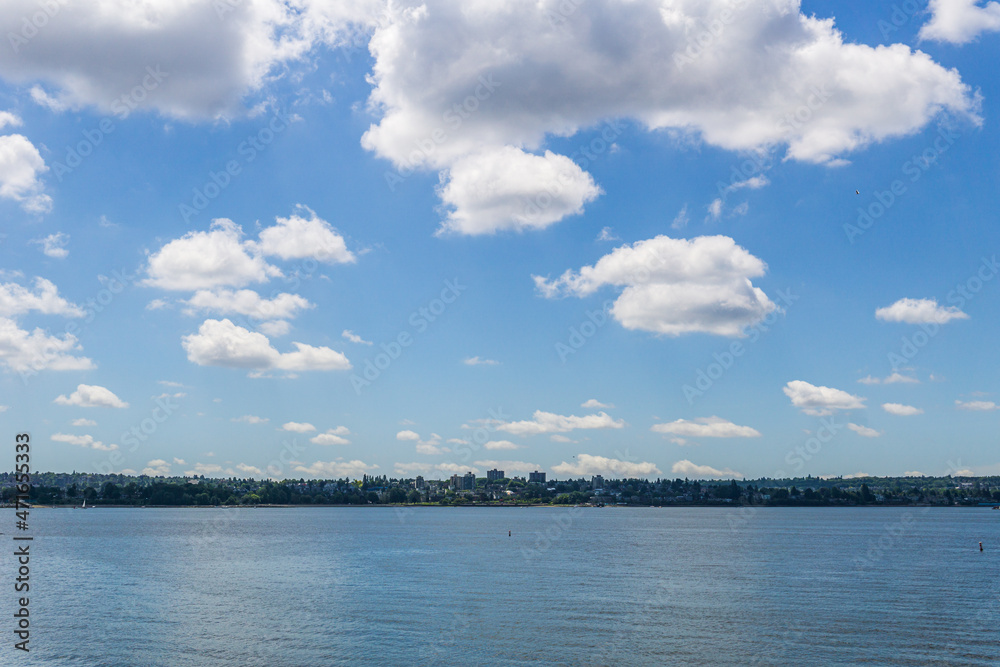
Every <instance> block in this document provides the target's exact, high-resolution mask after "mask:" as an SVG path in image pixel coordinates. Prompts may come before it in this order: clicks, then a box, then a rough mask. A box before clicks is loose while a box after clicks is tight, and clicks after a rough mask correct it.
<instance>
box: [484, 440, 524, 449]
mask: <svg viewBox="0 0 1000 667" xmlns="http://www.w3.org/2000/svg"><path fill="white" fill-rule="evenodd" d="M523 447H524V445H519V444H517V443H515V442H511V441H510V440H490V441H488V442H486V443H485V444H484V445H483V449H522V448H523Z"/></svg>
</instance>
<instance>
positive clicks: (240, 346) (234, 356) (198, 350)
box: [181, 319, 351, 371]
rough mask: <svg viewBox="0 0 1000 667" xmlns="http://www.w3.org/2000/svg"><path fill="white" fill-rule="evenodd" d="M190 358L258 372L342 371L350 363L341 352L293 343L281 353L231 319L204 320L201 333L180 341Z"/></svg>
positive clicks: (203, 363)
mask: <svg viewBox="0 0 1000 667" xmlns="http://www.w3.org/2000/svg"><path fill="white" fill-rule="evenodd" d="M181 344H182V345H183V347H184V350H185V351H186V352H187V357H188V360H189V361H191V362H193V363H196V364H198V365H199V366H222V367H225V368H246V369H253V370H258V371H263V370H270V369H273V370H283V371H342V370H349V369H350V368H351V363H350V362H349V361H348V360H347V357H345V356H344V355H343V354H341V353H340V352H337V351H335V350H332V349H330V348H328V347H313V346H312V345H306V344H305V343H297V342H293V343H292V345H293V346H295V348H296V350H295V351H294V352H278V351H277V350H276V349H274V348H273V347H271V343H270V341H269V340H268V339H267V336H265V335H264V334H261V333H257V332H253V331H249V330H247V329H244V328H243V327H241V326H237V325H235V324H233V323H232V322H230V321H229V320H228V319H223V320H221V321H220V320H205V321H204V322H203V323H202V324H201V327H199V329H198V333H196V334H189V335H187V336H184V337H183V338H182V340H181Z"/></svg>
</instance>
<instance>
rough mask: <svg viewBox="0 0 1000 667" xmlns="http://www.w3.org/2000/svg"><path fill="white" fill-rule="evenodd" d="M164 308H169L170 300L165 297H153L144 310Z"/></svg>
mask: <svg viewBox="0 0 1000 667" xmlns="http://www.w3.org/2000/svg"><path fill="white" fill-rule="evenodd" d="M164 308H170V302H169V301H167V300H166V299H153V300H152V301H150V302H149V303H147V304H146V310H163V309H164Z"/></svg>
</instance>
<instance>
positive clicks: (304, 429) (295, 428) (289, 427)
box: [281, 422, 316, 433]
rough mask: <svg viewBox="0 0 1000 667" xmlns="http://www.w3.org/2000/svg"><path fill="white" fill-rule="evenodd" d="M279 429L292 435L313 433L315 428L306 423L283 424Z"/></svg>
mask: <svg viewBox="0 0 1000 667" xmlns="http://www.w3.org/2000/svg"><path fill="white" fill-rule="evenodd" d="M281 429H282V430H283V431H291V432H292V433H309V432H310V431H315V430H316V427H315V426H313V425H312V424H309V423H307V422H285V423H284V424H282V425H281Z"/></svg>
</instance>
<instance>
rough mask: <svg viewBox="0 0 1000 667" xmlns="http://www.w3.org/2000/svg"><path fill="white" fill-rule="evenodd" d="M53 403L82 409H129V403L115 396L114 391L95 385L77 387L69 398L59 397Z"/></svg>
mask: <svg viewBox="0 0 1000 667" xmlns="http://www.w3.org/2000/svg"><path fill="white" fill-rule="evenodd" d="M53 403H56V404H58V405H75V406H78V407H81V408H127V407H128V403H126V402H125V401H123V400H122V399H120V398H118V397H117V396H115V394H114V392H113V391H111V390H110V389H107V388H106V387H101V386H99V385H94V384H80V385H77V387H76V391H74V392H73V393H72V394H70V395H69V396H66V395H60V396H57V397H56V399H55V401H53Z"/></svg>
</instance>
